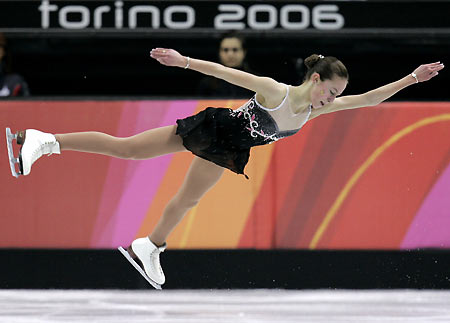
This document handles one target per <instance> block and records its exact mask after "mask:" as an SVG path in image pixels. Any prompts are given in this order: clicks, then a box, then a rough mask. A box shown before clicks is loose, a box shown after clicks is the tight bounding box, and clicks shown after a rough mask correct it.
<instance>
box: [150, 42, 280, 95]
mask: <svg viewBox="0 0 450 323" xmlns="http://www.w3.org/2000/svg"><path fill="white" fill-rule="evenodd" d="M150 56H151V57H152V58H154V59H156V60H157V61H158V62H160V63H161V64H163V65H166V66H175V67H181V68H189V69H191V70H194V71H197V72H200V73H203V74H206V75H211V76H214V77H217V78H220V79H222V80H225V81H227V82H229V83H231V84H234V85H237V86H240V87H243V88H246V89H249V90H251V91H254V92H256V93H258V94H260V95H261V96H263V97H271V98H280V100H282V99H283V98H284V96H285V94H286V87H285V86H284V85H283V84H280V83H278V82H277V81H275V80H274V79H272V78H270V77H260V76H256V75H253V74H250V73H247V72H243V71H240V70H237V69H234V68H229V67H226V66H223V65H221V64H218V63H213V62H209V61H204V60H200V59H194V58H188V57H186V56H183V55H181V54H180V53H178V52H177V51H176V50H174V49H169V48H155V49H152V50H151V52H150ZM275 100H276V99H275Z"/></svg>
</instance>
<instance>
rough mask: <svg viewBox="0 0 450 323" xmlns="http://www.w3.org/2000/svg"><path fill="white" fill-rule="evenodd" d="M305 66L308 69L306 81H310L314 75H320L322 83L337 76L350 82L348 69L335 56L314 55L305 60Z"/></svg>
mask: <svg viewBox="0 0 450 323" xmlns="http://www.w3.org/2000/svg"><path fill="white" fill-rule="evenodd" d="M305 65H306V67H307V68H308V71H307V72H306V75H305V81H307V80H309V79H310V78H311V75H313V74H314V73H318V74H319V75H320V80H321V81H324V80H331V79H333V78H334V77H335V76H337V77H340V78H343V79H346V80H348V72H347V68H346V67H345V65H344V64H343V63H342V62H341V61H340V60H338V59H337V58H336V57H334V56H322V55H317V54H312V55H311V56H309V57H308V58H306V59H305Z"/></svg>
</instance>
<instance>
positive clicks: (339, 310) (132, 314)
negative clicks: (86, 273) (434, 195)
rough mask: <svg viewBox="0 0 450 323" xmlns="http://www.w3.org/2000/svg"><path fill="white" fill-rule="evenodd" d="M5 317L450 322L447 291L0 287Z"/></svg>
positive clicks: (20, 321)
mask: <svg viewBox="0 0 450 323" xmlns="http://www.w3.org/2000/svg"><path fill="white" fill-rule="evenodd" d="M0 322H2V323H3V322H5V323H25V322H26V323H37V322H45V323H56V322H58V323H59V322H64V323H68V322H88V323H97V322H108V323H114V322H120V323H123V322H170V323H172V322H173V323H175V322H177V323H179V322H180V323H181V322H183V323H191V322H195V323H204V322H215V323H221V322H227V323H244V322H245V323H249V322H252V323H253V322H255V323H256V322H258V323H264V322H271V323H272V322H323V323H332V322H359V323H362V322H364V323H365V322H402V323H403V322H421V323H426V322H450V291H424V290H422V291H419V290H392V291H379V290H373V291H372V290H371V291H351V290H314V291H308V290H304V291H299V290H228V291H227V290H178V291H175V290H163V291H157V290H153V289H149V290H148V291H142V290H140V291H123V290H122V291H114V290H0Z"/></svg>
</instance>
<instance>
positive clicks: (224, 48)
mask: <svg viewBox="0 0 450 323" xmlns="http://www.w3.org/2000/svg"><path fill="white" fill-rule="evenodd" d="M219 57H220V62H221V63H222V64H223V65H225V66H228V67H234V68H235V67H241V66H242V62H243V61H244V58H245V50H244V48H242V43H241V41H240V40H239V39H238V38H234V37H232V38H224V39H223V40H222V42H221V43H220V49H219Z"/></svg>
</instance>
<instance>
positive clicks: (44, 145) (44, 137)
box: [6, 128, 61, 177]
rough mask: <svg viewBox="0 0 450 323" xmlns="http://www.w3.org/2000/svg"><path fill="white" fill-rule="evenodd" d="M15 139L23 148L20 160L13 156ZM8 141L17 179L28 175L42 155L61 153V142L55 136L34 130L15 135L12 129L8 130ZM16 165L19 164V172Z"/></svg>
mask: <svg viewBox="0 0 450 323" xmlns="http://www.w3.org/2000/svg"><path fill="white" fill-rule="evenodd" d="M14 139H15V140H16V142H17V144H18V145H21V146H22V147H21V148H20V152H19V158H15V157H14V154H13V148H12V141H13V140H14ZM6 141H7V147H8V155H9V163H10V166H11V173H12V175H13V176H15V177H19V175H28V174H29V173H30V171H31V166H32V165H33V163H34V162H35V161H36V160H38V159H39V158H40V157H41V156H42V155H44V154H48V155H51V154H60V153H61V152H60V148H59V142H57V141H56V138H55V136H54V135H52V134H49V133H44V132H41V131H38V130H34V129H28V130H23V131H19V132H18V133H16V134H14V135H13V134H12V133H11V129H9V128H6ZM15 164H19V172H17V171H16V168H15Z"/></svg>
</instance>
